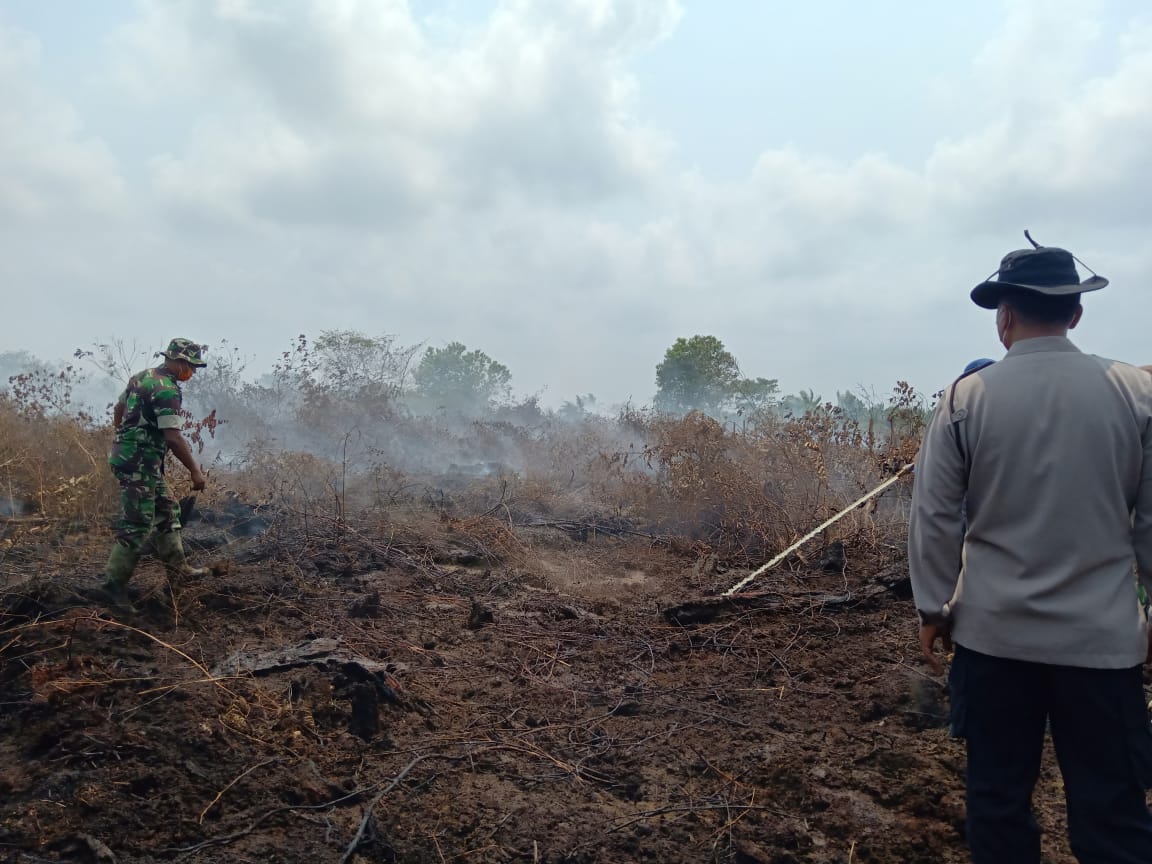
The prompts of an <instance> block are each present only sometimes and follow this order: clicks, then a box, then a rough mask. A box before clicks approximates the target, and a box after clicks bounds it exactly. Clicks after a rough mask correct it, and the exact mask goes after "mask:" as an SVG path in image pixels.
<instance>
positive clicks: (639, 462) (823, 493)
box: [598, 408, 903, 562]
mask: <svg viewBox="0 0 1152 864" xmlns="http://www.w3.org/2000/svg"><path fill="white" fill-rule="evenodd" d="M630 422H632V423H633V424H634V425H635V424H638V423H639V422H640V420H639V418H637V417H635V416H634V417H632V418H631V421H630ZM646 425H647V435H648V437H649V438H650V441H651V443H650V444H649V445H648V446H647V447H646V448H645V449H644V451H643V453H642V454H640V457H639V458H637V454H634V453H620V452H616V453H612V454H605V456H604V459H603V460H602V466H601V467H602V471H601V475H600V477H599V478H598V486H599V489H598V495H599V496H600V497H601V498H602V499H604V500H614V501H616V503H617V506H618V508H619V510H620V511H621V512H623V513H626V514H628V515H629V516H630V517H631V518H632V519H633V520H635V521H639V522H642V523H644V524H646V525H647V526H649V527H650V529H651V530H653V531H658V532H660V533H664V534H670V535H675V536H678V537H681V538H683V539H684V540H687V541H697V545H694V544H692V543H688V544H681V545H684V546H685V548H687V549H691V550H694V551H696V550H698V549H699V548H700V547H699V545H698V544H699V543H703V544H705V545H706V546H707V547H709V548H711V549H712V550H714V551H716V552H717V553H718V554H720V555H721V556H723V557H725V558H726V559H728V560H732V561H738V562H751V561H760V560H763V559H764V558H765V557H768V556H769V555H771V554H772V553H774V552H776V551H779V550H780V549H782V548H784V547H785V546H787V545H789V544H790V543H792V542H794V541H795V540H796V539H798V538H799V537H800V536H802V535H803V534H805V533H807V531H808V530H810V529H811V528H813V527H815V525H817V524H819V523H820V522H822V521H824V520H825V519H827V518H828V517H830V516H832V515H834V514H835V513H837V512H838V511H839V510H840V509H841V508H843V507H844V506H846V505H848V504H850V503H851V502H852V501H853V500H855V499H856V498H858V497H860V495H861V494H863V493H864V492H866V491H868V490H870V489H871V488H873V487H875V486H876V485H877V484H879V483H880V482H881V480H882V479H883V478H882V474H881V469H880V465H881V464H882V463H883V462H884V458H883V454H881V453H879V452H877V451H876V450H875V449H874V448H869V447H867V446H866V444H865V441H864V438H863V436H862V435H861V433H860V431H859V429H858V427H856V425H855V424H854V423H853V422H851V421H848V420H846V419H845V418H844V417H843V416H841V415H839V414H838V413H837V412H836V411H835V409H831V408H829V409H828V410H821V411H817V412H813V413H810V414H807V415H805V416H804V417H802V418H794V419H789V420H783V421H765V422H762V423H761V424H759V425H757V426H754V427H751V428H749V429H743V430H735V429H728V428H726V427H725V426H723V425H721V424H720V423H719V422H717V421H716V420H714V419H713V418H711V417H708V416H706V415H703V414H700V413H698V412H693V413H690V414H688V415H687V416H685V417H683V418H668V417H659V416H656V417H652V418H650V419H648V421H647V424H646ZM902 528H903V520H902V513H901V512H900V508H883V509H881V508H862V509H860V510H857V511H855V512H853V513H852V514H850V515H849V516H847V517H845V519H843V520H842V521H841V522H840V523H838V525H837V527H836V529H835V534H834V535H833V536H838V537H840V538H842V539H847V540H854V541H864V542H868V543H870V544H875V543H876V542H879V541H880V540H881V539H883V538H885V537H887V536H889V535H891V534H893V533H894V532H899V531H900V530H902ZM826 539H827V538H826Z"/></svg>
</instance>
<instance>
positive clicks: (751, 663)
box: [0, 504, 1071, 864]
mask: <svg viewBox="0 0 1152 864" xmlns="http://www.w3.org/2000/svg"><path fill="white" fill-rule="evenodd" d="M203 515H206V516H207V517H208V518H207V519H206V520H203V521H201V522H200V523H198V524H194V525H192V526H190V527H189V528H188V531H187V533H188V538H189V541H190V542H189V545H190V546H192V547H194V548H195V549H196V553H195V554H196V556H197V557H199V558H202V559H206V558H208V557H210V556H215V557H216V559H217V560H218V561H219V562H221V563H222V564H226V565H227V566H221V567H219V568H218V569H217V572H215V573H214V575H212V576H210V577H207V578H205V579H204V580H203V581H202V582H200V583H197V584H194V585H188V586H177V587H176V590H175V592H174V594H173V593H172V592H171V591H170V590H169V586H168V583H167V581H166V579H165V576H164V574H163V572H162V571H161V570H160V569H159V568H158V567H157V566H156V565H151V564H150V565H147V566H145V567H144V568H143V569H142V571H141V572H140V573H139V575H138V579H137V582H138V583H139V586H140V589H141V591H142V596H141V597H140V599H139V600H138V601H137V607H138V611H136V612H135V613H126V612H118V611H113V610H106V609H102V608H99V607H94V606H92V605H91V604H89V603H85V602H82V601H80V600H78V599H76V598H75V596H74V595H73V594H72V593H71V589H72V588H73V587H75V586H77V585H80V584H83V583H85V582H90V581H91V580H92V579H94V578H96V574H97V572H98V569H99V566H98V558H99V556H98V549H99V544H100V543H102V542H104V540H105V539H106V537H107V535H106V534H102V533H100V532H99V531H95V532H93V534H92V535H91V537H89V535H86V534H71V535H68V537H67V538H64V539H61V538H60V537H56V538H54V539H53V538H47V537H44V538H41V539H40V540H39V541H37V543H38V545H36V546H35V547H32V546H29V545H28V544H27V543H26V542H25V543H11V544H10V548H9V552H8V557H7V558H6V559H5V564H6V567H5V571H4V572H5V576H6V579H7V580H8V584H7V585H6V586H5V587H4V588H3V592H2V600H0V604H2V605H0V662H2V664H3V665H2V667H0V706H2V713H0V860H4V861H20V862H34V861H113V860H114V861H118V862H123V864H127V862H150V861H173V862H175V861H195V862H205V864H206V862H245V861H248V862H273V861H274V862H314V861H332V862H357V861H358V862H369V861H377V862H390V861H397V862H430V864H432V862H447V861H476V862H480V861H494V862H495V861H526V862H527V861H540V862H629V861H660V862H673V861H685V862H688V861H692V862H697V861H724V862H731V861H736V862H776V864H785V862H829V864H831V862H857V864H862V862H926V861H934V862H961V861H965V860H966V851H965V848H964V844H963V840H962V835H963V820H964V807H963V749H962V746H961V745H960V744H959V743H957V742H954V741H952V740H950V739H949V737H948V734H947V730H946V717H945V715H946V713H947V700H946V693H945V691H944V688H943V687H942V682H941V681H939V680H936V679H934V678H932V677H931V676H929V675H928V674H926V671H925V669H924V667H923V666H922V665H921V664H920V663H919V662H918V661H917V646H916V644H915V628H914V626H913V616H912V608H911V602H910V600H909V599H908V596H907V584H906V580H905V578H904V569H903V564H902V557H901V552H900V548H899V545H898V544H887V543H884V542H871V543H863V542H848V543H847V544H845V545H844V547H843V549H842V550H839V551H837V550H836V549H833V550H831V553H832V555H833V557H837V556H842V561H843V565H844V566H843V568H842V569H839V568H838V567H827V566H825V567H819V566H817V565H818V564H819V563H821V561H820V556H819V555H818V554H816V555H810V556H809V557H808V558H793V559H790V560H789V561H788V562H786V564H785V565H783V566H782V567H781V568H780V569H777V570H774V571H771V572H769V573H768V574H765V576H764V577H762V578H761V579H759V580H758V581H757V582H756V583H755V584H754V585H753V586H750V590H751V591H753V592H754V593H755V594H756V596H757V598H758V599H757V601H755V602H746V603H745V604H743V605H736V604H723V603H720V604H718V605H717V604H716V601H715V600H712V601H711V603H712V604H713V605H712V606H710V607H708V611H707V614H704V615H701V616H699V617H698V618H697V619H696V620H693V619H692V618H691V616H687V615H681V616H677V615H675V614H667V613H669V610H670V609H673V607H677V606H680V605H681V604H685V603H688V602H689V601H693V600H700V599H705V598H710V597H711V598H715V597H716V595H717V594H718V593H719V592H721V591H722V590H723V589H726V588H727V587H729V586H730V585H732V584H733V583H735V582H736V581H737V580H738V579H739V578H740V577H741V576H743V575H744V574H746V573H747V569H732V570H726V569H725V565H724V563H723V559H722V558H718V557H717V556H715V555H714V554H708V552H707V550H702V549H700V548H698V547H695V546H692V545H691V544H686V545H685V544H679V545H677V544H674V543H667V542H663V540H662V539H661V538H657V537H653V536H643V532H631V533H629V532H628V531H625V530H606V529H604V528H603V526H601V528H600V529H598V528H597V523H596V522H595V521H585V522H584V523H582V524H583V526H584V528H585V529H586V530H581V527H580V524H577V523H579V520H578V519H575V518H569V519H568V520H566V521H563V520H553V521H554V522H558V523H561V524H526V523H527V522H529V521H530V520H529V519H528V518H526V517H523V518H515V519H514V518H512V517H513V515H514V514H512V513H511V511H510V510H507V511H504V510H500V509H499V508H497V509H496V510H494V511H493V512H492V513H489V514H487V515H477V516H475V517H473V518H472V519H470V520H464V521H461V520H458V519H455V518H448V517H446V516H445V515H444V514H443V513H441V514H440V515H439V516H438V517H436V518H431V517H429V518H427V519H425V520H423V521H421V522H413V521H411V520H409V521H408V522H406V523H404V522H401V521H388V520H386V519H383V518H375V519H369V518H365V519H360V520H343V519H341V520H335V519H318V518H314V517H311V518H305V517H303V516H301V514H299V513H290V512H277V513H264V514H258V515H259V517H260V519H261V521H260V523H259V525H258V526H257V528H255V529H251V528H250V529H249V530H242V528H241V527H240V526H242V524H243V520H242V519H239V518H236V517H235V516H234V515H233V516H229V515H228V514H227V512H226V509H225V507H224V505H223V504H218V505H215V506H209V507H206V508H205V512H204V514H203ZM535 522H536V523H540V522H547V520H541V519H539V518H537V519H535ZM608 527H609V528H612V527H613V526H608ZM620 527H621V526H619V525H617V526H615V528H616V529H620ZM71 530H75V529H71ZM221 532H222V533H221ZM245 535H250V536H245ZM197 538H199V541H200V544H201V545H200V546H199V547H198V546H197V543H195V542H192V541H195V540H196V539H197ZM11 539H12V538H11V537H10V538H9V540H11ZM87 540H93V541H94V543H93V545H91V546H86V545H85V542H86V541H87ZM817 545H819V544H817ZM204 547H212V548H211V549H208V548H204ZM77 548H84V549H89V550H92V551H89V552H85V553H77V552H76V551H75V550H76V549H77ZM29 549H34V551H32V552H29V551H27V550H29ZM20 550H25V551H23V552H21V551H20ZM70 550H71V551H70ZM817 551H818V550H817ZM21 555H24V556H25V557H23V558H22V557H21ZM825 557H827V556H825ZM837 560H841V558H837ZM21 574H23V575H21ZM684 608H685V609H690V607H684ZM682 611H683V610H682ZM670 619H671V620H670ZM1037 804H1038V812H1039V818H1040V820H1041V824H1042V826H1043V828H1044V829H1045V849H1046V856H1047V858H1046V860H1048V861H1050V862H1068V861H1070V860H1071V858H1070V856H1069V854H1068V852H1067V846H1066V842H1065V841H1064V839H1063V813H1062V799H1061V792H1060V788H1059V778H1058V773H1057V772H1056V771H1055V768H1054V766H1053V765H1052V763H1051V761H1049V762H1047V763H1046V767H1045V772H1044V777H1043V779H1042V782H1041V787H1040V789H1039V790H1038V794H1037Z"/></svg>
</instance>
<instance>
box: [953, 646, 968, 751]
mask: <svg viewBox="0 0 1152 864" xmlns="http://www.w3.org/2000/svg"><path fill="white" fill-rule="evenodd" d="M968 678H969V674H968V657H967V656H966V653H965V651H964V649H963V648H961V647H960V646H959V645H957V646H956V654H955V655H954V656H953V658H952V668H951V669H949V670H948V734H949V735H951V736H952V737H953V738H966V737H968Z"/></svg>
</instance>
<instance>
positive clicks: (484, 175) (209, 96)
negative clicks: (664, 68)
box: [119, 0, 679, 227]
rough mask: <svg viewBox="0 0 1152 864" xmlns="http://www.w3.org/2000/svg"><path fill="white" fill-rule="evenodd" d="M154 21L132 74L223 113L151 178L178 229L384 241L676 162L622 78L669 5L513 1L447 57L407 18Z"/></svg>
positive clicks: (349, 0) (338, 6) (142, 26)
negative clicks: (186, 224)
mask: <svg viewBox="0 0 1152 864" xmlns="http://www.w3.org/2000/svg"><path fill="white" fill-rule="evenodd" d="M144 10H145V11H144V15H143V16H142V17H141V19H139V20H138V21H137V22H134V23H133V25H131V27H130V28H129V29H128V30H127V31H126V32H125V33H123V34H122V35H121V37H120V39H119V44H120V45H122V46H124V49H125V50H126V51H127V52H128V54H129V55H131V56H134V57H135V58H136V61H135V62H136V66H137V69H136V71H133V68H132V64H131V63H130V62H128V61H122V69H121V74H122V75H123V76H125V77H126V78H127V79H128V80H134V81H137V82H146V81H147V80H148V79H149V76H150V75H153V74H154V75H155V77H156V80H159V81H162V82H165V84H164V86H165V87H166V88H173V87H175V88H176V89H177V90H178V91H179V90H183V91H186V92H199V93H201V94H203V96H204V97H205V100H204V101H205V104H207V105H211V106H213V107H211V108H209V109H208V111H207V112H206V114H205V115H204V116H202V117H201V118H200V121H199V123H198V125H197V129H196V132H195V135H194V137H193V139H192V140H191V141H190V142H188V144H187V145H186V146H184V147H182V148H181V149H179V150H177V151H175V152H168V153H164V154H162V155H160V156H158V157H157V158H156V159H155V162H154V165H153V179H154V183H155V186H156V189H157V192H158V193H159V194H160V195H161V196H162V197H163V199H164V200H165V201H166V202H168V203H169V204H171V205H172V206H173V207H176V208H179V209H180V210H182V211H187V210H188V209H190V208H191V209H198V208H199V209H204V210H207V211H215V215H216V216H223V215H225V214H229V215H231V216H232V217H237V216H243V215H248V216H252V217H255V218H258V219H261V220H264V221H268V222H272V223H276V222H284V223H288V224H297V223H301V222H311V223H314V224H319V225H332V226H339V225H348V226H357V227H366V226H371V225H378V226H380V227H388V226H394V225H396V224H397V223H398V222H400V221H404V220H418V219H420V218H423V217H424V216H426V215H427V214H428V213H429V212H431V211H432V210H434V209H449V208H450V209H459V208H464V209H468V210H475V209H477V208H484V207H488V206H492V205H493V203H494V202H497V201H500V200H504V199H508V198H521V199H527V200H531V201H533V202H542V203H544V204H546V205H547V204H554V205H556V206H587V205H590V204H591V205H595V204H596V203H598V202H601V201H604V200H611V199H613V198H616V197H620V196H629V195H633V194H641V193H642V192H643V190H644V187H645V186H646V185H647V184H650V183H652V182H654V180H655V178H656V177H657V172H658V170H659V168H660V167H661V162H662V159H663V157H664V155H665V153H666V151H667V144H666V142H665V141H663V139H662V138H661V136H660V135H658V134H657V133H655V132H653V131H652V130H650V129H646V128H644V127H643V126H642V124H640V123H639V122H637V120H636V118H635V116H634V114H633V113H632V112H631V110H630V106H631V102H632V97H633V90H634V85H633V83H632V80H631V78H630V77H629V74H628V72H627V68H626V61H627V60H628V59H629V57H630V56H631V54H632V53H633V52H634V51H636V50H637V49H638V48H639V47H642V46H646V45H649V44H651V43H652V42H654V41H655V40H658V39H660V38H661V37H662V36H664V35H665V34H666V33H667V32H669V31H670V29H671V27H672V26H673V25H674V23H675V20H676V18H677V17H678V14H679V13H678V8H677V6H676V4H675V3H674V2H672V0H624V2H605V0H579V2H571V0H568V2H558V0H557V2H545V3H540V2H523V0H516V2H509V3H505V4H503V5H501V6H500V7H498V8H497V10H496V11H495V12H494V13H493V14H492V16H491V17H490V18H489V19H488V20H487V21H486V22H485V24H484V25H483V27H481V28H479V29H478V30H476V31H475V32H474V33H472V34H470V37H468V38H465V39H464V40H463V41H462V42H460V43H459V44H448V45H445V44H440V43H438V42H436V41H434V40H433V38H432V37H431V36H430V35H429V33H428V32H426V31H425V29H424V28H422V27H421V24H420V22H419V21H418V20H416V19H415V18H414V17H413V14H412V12H411V10H410V9H409V7H408V6H407V4H406V3H403V2H398V0H341V2H328V0H324V2H321V0H315V2H294V3H290V4H284V3H279V2H276V3H273V2H271V0H266V2H255V0H253V2H248V3H242V4H241V3H230V4H206V3H201V2H192V0H187V2H182V3H148V4H146V5H145V7H144ZM177 34H178V35H177ZM171 43H175V44H176V45H177V46H178V47H177V48H176V50H172V51H171V52H169V50H168V49H167V47H166V46H168V45H169V44H171ZM168 56H171V57H172V61H171V62H169V63H166V62H165V58H166V57H168ZM144 69H147V72H144V71H143V70H144ZM176 81H179V82H180V83H179V84H176V83H175V82H176ZM206 180H207V182H206Z"/></svg>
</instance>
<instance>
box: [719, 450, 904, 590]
mask: <svg viewBox="0 0 1152 864" xmlns="http://www.w3.org/2000/svg"><path fill="white" fill-rule="evenodd" d="M911 470H912V463H909V464H907V465H905V466H904V467H903V468H901V469H900V470H899V471H897V472H896V473H895V474H893V475H892V476H891V477H889V478H888V479H887V480H885V481H884V482H883V483H881V484H880V485H879V486H877V487H876V488H875V489H873V490H872V491H871V492H869V493H868V494H866V495H864V496H862V497H860V498H857V499H856V500H855V501H853V502H852V503H851V504H849V505H848V506H847V507H845V508H844V509H843V510H841V511H840V512H839V513H837V514H836V515H835V516H833V517H832V518H831V519H828V520H826V521H824V522H821V523H820V524H819V525H817V526H816V527H815V528H813V529H812V530H811V531H809V532H808V533H807V534H805V535H804V536H803V537H801V538H800V539H799V540H797V541H796V542H795V543H793V544H792V545H791V546H789V547H788V548H787V549H785V550H784V551H783V552H781V553H780V554H779V555H777V556H776V557H775V558H773V559H772V560H771V561H769V562H768V563H767V564H765V565H764V566H763V567H761V568H760V569H759V570H754V571H753V572H751V573H749V574H748V575H747V576H745V577H744V578H743V579H741V580H740V581H739V582H737V583H736V584H735V585H733V586H732V587H731V588H729V589H728V590H727V591H725V592H724V596H725V597H731V596H732V595H733V594H735V593H736V592H737V591H739V590H740V589H741V588H743V587H744V586H745V585H747V584H748V583H749V582H751V581H752V580H753V579H755V578H756V577H757V576H759V575H760V574H761V573H764V572H765V571H766V570H771V569H772V568H773V567H775V566H776V565H777V564H779V563H780V562H781V561H783V560H784V559H785V558H787V557H788V556H789V555H791V554H792V553H793V552H795V551H796V550H797V549H799V548H800V547H801V546H803V545H804V544H805V543H807V542H808V541H809V540H811V539H812V538H813V537H815V536H816V535H817V534H819V533H820V532H821V531H823V530H824V529H825V528H827V527H828V526H829V525H835V524H836V523H837V522H839V521H840V520H841V519H843V518H844V517H845V516H847V515H848V514H849V513H851V512H852V511H853V510H855V509H856V508H857V507H859V506H860V505H861V504H863V503H864V502H865V501H867V500H868V499H869V498H875V497H876V496H877V495H879V494H880V493H881V492H883V491H884V490H885V489H887V488H888V487H889V486H891V485H892V484H893V483H895V482H896V481H897V480H899V479H900V478H901V477H903V476H904V475H905V474H906V473H908V472H909V471H911Z"/></svg>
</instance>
